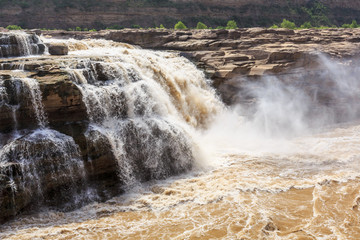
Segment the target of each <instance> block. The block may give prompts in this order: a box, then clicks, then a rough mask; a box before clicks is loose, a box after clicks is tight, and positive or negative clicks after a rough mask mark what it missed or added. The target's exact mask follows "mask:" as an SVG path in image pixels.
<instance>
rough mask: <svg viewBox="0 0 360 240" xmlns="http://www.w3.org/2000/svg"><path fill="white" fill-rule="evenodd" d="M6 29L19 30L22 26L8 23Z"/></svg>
mask: <svg viewBox="0 0 360 240" xmlns="http://www.w3.org/2000/svg"><path fill="white" fill-rule="evenodd" d="M6 29H9V30H21V29H22V28H21V27H20V26H18V25H9V26H7V27H6Z"/></svg>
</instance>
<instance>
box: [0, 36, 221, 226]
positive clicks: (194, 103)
mask: <svg viewBox="0 0 360 240" xmlns="http://www.w3.org/2000/svg"><path fill="white" fill-rule="evenodd" d="M17 39H23V40H24V38H23V36H22V37H18V38H17ZM4 41H5V40H4ZM9 41H10V40H9ZM65 43H67V44H69V46H71V47H70V49H72V50H74V51H71V52H70V53H69V56H67V57H64V58H63V57H61V58H48V59H47V60H45V62H41V61H43V59H42V58H39V59H36V58H31V59H32V61H31V62H30V64H32V65H31V66H28V65H27V64H28V63H27V62H26V61H21V60H19V61H9V62H6V63H4V64H2V65H1V69H2V71H4V72H6V74H3V75H2V77H1V78H0V111H1V112H4V113H6V114H3V115H1V116H0V119H4V121H3V123H1V122H0V134H3V135H0V137H1V138H0V140H1V142H0V143H1V150H0V184H1V186H2V187H1V188H0V210H3V211H7V212H6V213H4V214H3V216H11V215H14V214H17V213H18V212H19V211H20V210H22V209H27V208H29V206H36V205H40V206H42V205H46V206H57V207H59V206H65V207H67V208H72V207H74V206H79V205H81V203H86V202H87V201H91V200H94V199H96V200H98V199H99V200H106V199H108V198H109V197H112V196H114V195H116V194H118V193H120V192H123V191H127V190H129V189H131V188H132V187H134V186H135V185H137V184H140V183H142V182H145V181H149V180H153V179H164V178H167V177H169V176H171V175H176V174H180V173H184V172H186V171H188V170H190V169H192V168H193V167H194V165H195V164H196V163H197V161H198V160H199V156H200V155H201V150H200V146H199V143H198V139H197V138H198V134H197V129H204V128H206V126H207V125H208V123H209V122H210V121H211V118H212V116H214V115H215V114H216V113H217V112H219V111H222V109H223V105H222V103H221V101H219V99H218V98H217V97H216V95H215V92H214V90H212V89H211V87H210V86H209V85H208V82H207V80H206V79H205V77H204V74H203V73H202V72H201V71H199V70H198V69H196V67H195V66H194V65H193V64H191V63H190V62H189V61H188V60H187V59H185V58H182V57H179V56H178V55H177V54H175V53H166V52H154V51H147V50H142V49H137V48H135V47H133V46H130V45H126V44H116V43H114V42H110V41H104V40H94V41H92V40H87V41H84V42H80V41H75V40H69V41H65ZM80 43H81V44H80ZM28 46H29V45H27V44H26V43H25V44H23V45H22V46H21V48H23V49H25V48H28ZM76 48H80V49H84V50H76ZM23 53H24V54H28V53H26V52H25V51H24V52H23ZM49 59H50V60H49ZM48 60H49V61H48ZM37 61H40V62H37ZM33 66H39V69H40V70H38V69H36V70H35V71H41V74H39V73H38V74H28V73H29V72H27V69H29V68H31V69H33ZM15 69H16V70H18V71H16V76H9V74H8V73H9V70H11V71H12V70H15ZM48 69H50V70H48ZM52 69H55V70H54V72H51V71H52ZM20 73H21V74H22V75H24V76H27V77H19V76H20ZM23 73H24V74H23ZM46 74H48V75H46ZM52 74H53V75H52ZM57 74H59V75H57ZM10 75H11V74H10ZM14 75H15V74H14ZM44 76H45V79H42V77H44ZM53 76H54V77H53ZM57 76H61V79H60V80H59V79H58V77H57ZM64 76H65V77H64ZM63 87H64V89H65V90H63V89H62V88H63ZM68 90H69V91H68ZM42 91H43V92H42ZM71 91H73V92H74V93H70V92H71ZM49 94H52V95H49ZM69 94H70V95H71V94H73V95H71V96H70V95H69ZM79 95H80V96H79ZM75 97H76V98H77V97H78V99H75V100H74V98H75ZM75 102H76V104H78V105H81V104H83V105H81V106H83V108H82V109H83V111H84V114H83V115H82V116H81V117H80V118H76V119H77V120H75V121H74V120H71V119H69V120H68V119H66V117H65V118H64V120H63V119H61V120H59V119H54V116H55V118H56V117H58V115H59V114H62V110H64V111H65V112H66V111H67V110H66V108H67V107H70V108H72V107H75V106H76V105H72V104H73V103H75ZM79 102H80V103H79ZM46 104H48V105H46ZM57 104H61V107H59V108H58V109H56V107H58V105H57ZM49 109H50V110H49ZM54 109H55V110H57V112H56V114H54V113H53V112H51V111H54ZM86 113H87V114H86ZM57 121H58V122H57ZM10 123H11V124H10ZM10 125H11V126H12V127H9V126H10ZM6 134H7V135H8V136H5V135H6ZM9 135H10V136H9ZM35 202H38V204H35ZM1 217H2V216H1V215H0V221H1Z"/></svg>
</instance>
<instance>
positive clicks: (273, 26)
mask: <svg viewBox="0 0 360 240" xmlns="http://www.w3.org/2000/svg"><path fill="white" fill-rule="evenodd" d="M270 28H279V26H278V25H276V24H274V25H272V26H271V27H270Z"/></svg>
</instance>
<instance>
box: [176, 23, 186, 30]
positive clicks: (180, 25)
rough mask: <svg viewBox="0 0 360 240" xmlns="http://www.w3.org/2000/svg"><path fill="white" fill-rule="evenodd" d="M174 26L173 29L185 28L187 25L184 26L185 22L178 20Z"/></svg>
mask: <svg viewBox="0 0 360 240" xmlns="http://www.w3.org/2000/svg"><path fill="white" fill-rule="evenodd" d="M174 28H175V29H187V27H186V26H185V24H184V23H183V22H182V21H179V22H178V23H177V24H175V26H174Z"/></svg>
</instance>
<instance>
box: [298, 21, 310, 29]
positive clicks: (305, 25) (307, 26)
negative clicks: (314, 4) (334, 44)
mask: <svg viewBox="0 0 360 240" xmlns="http://www.w3.org/2000/svg"><path fill="white" fill-rule="evenodd" d="M300 28H313V26H312V25H311V22H304V24H302V25H301V26H300Z"/></svg>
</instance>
